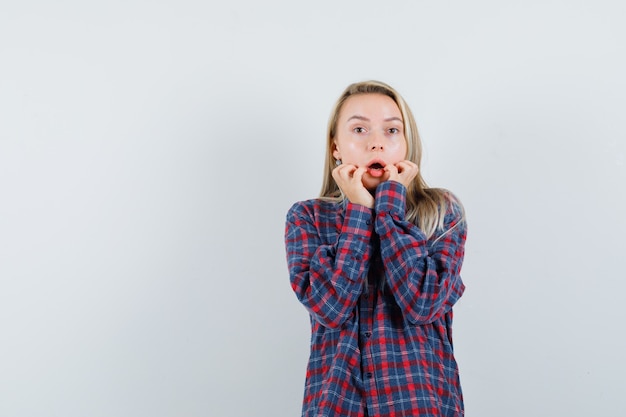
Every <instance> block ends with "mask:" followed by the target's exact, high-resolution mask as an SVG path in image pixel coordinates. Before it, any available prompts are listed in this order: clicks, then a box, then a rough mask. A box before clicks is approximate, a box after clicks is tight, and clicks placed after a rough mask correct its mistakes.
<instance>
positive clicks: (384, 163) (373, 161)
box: [365, 158, 387, 170]
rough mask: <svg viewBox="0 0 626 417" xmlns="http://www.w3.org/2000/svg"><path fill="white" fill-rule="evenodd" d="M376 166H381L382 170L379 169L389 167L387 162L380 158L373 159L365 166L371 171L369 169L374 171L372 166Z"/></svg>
mask: <svg viewBox="0 0 626 417" xmlns="http://www.w3.org/2000/svg"><path fill="white" fill-rule="evenodd" d="M374 164H380V165H381V166H382V168H379V169H384V168H385V167H386V166H387V163H386V162H385V161H383V160H382V159H379V158H376V159H372V160H371V161H369V162H368V163H367V165H365V166H366V167H367V169H368V170H369V169H372V165H374Z"/></svg>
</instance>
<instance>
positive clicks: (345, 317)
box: [309, 309, 354, 329]
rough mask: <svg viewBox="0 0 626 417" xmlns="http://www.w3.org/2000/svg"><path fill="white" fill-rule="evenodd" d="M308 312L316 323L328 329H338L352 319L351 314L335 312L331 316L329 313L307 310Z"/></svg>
mask: <svg viewBox="0 0 626 417" xmlns="http://www.w3.org/2000/svg"><path fill="white" fill-rule="evenodd" d="M309 312H310V314H311V316H312V317H313V319H314V320H315V321H316V322H318V323H319V324H321V325H322V326H324V327H326V328H328V329H339V328H340V327H341V326H343V325H344V324H345V323H346V322H348V321H349V320H350V319H351V318H352V317H354V313H353V312H347V313H344V312H337V313H334V314H332V313H329V312H321V311H314V310H313V309H311V310H309Z"/></svg>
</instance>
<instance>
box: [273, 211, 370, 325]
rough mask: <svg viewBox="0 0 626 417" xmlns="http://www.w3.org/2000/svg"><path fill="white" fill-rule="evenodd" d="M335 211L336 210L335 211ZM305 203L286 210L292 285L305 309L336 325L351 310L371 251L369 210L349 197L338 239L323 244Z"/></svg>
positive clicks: (287, 247) (286, 241) (318, 227)
mask: <svg viewBox="0 0 626 417" xmlns="http://www.w3.org/2000/svg"><path fill="white" fill-rule="evenodd" d="M333 217H334V216H333ZM319 221H320V220H319V219H318V220H317V222H316V217H315V216H313V213H311V210H310V209H308V208H307V207H306V206H305V205H304V204H302V203H298V204H295V205H294V206H293V207H292V208H291V209H290V210H289V212H288V214H287V222H286V227H285V246H286V250H287V265H288V268H289V278H290V280H291V287H292V288H293V291H294V292H295V293H296V297H297V298H298V300H299V301H300V302H301V303H302V304H303V305H304V306H305V307H306V309H307V310H308V311H309V313H310V314H311V315H312V316H313V317H314V318H315V320H317V321H318V322H320V323H321V324H323V325H324V326H327V327H339V326H340V325H341V324H343V323H344V322H345V321H346V320H348V319H349V318H350V317H351V316H352V314H353V311H354V307H355V305H356V303H357V300H358V298H359V295H360V294H361V291H362V288H363V282H364V280H365V279H366V276H367V270H368V267H369V260H370V257H371V248H370V238H371V235H372V231H373V214H372V210H371V209H368V208H367V207H364V206H361V205H357V204H352V203H347V207H346V211H345V218H344V222H343V226H342V228H341V232H340V234H339V236H338V239H337V241H336V242H335V243H333V244H325V243H324V242H322V240H321V239H320V229H321V228H323V227H330V228H334V225H324V224H319V223H318V222H319Z"/></svg>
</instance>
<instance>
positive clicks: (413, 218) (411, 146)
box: [320, 80, 464, 238]
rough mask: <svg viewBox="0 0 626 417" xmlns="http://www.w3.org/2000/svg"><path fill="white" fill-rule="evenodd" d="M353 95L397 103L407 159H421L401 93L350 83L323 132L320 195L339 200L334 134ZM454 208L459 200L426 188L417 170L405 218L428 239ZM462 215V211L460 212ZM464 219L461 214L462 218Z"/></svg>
mask: <svg viewBox="0 0 626 417" xmlns="http://www.w3.org/2000/svg"><path fill="white" fill-rule="evenodd" d="M356 94H383V95H386V96H388V97H391V99H392V100H393V101H394V102H395V103H396V104H397V105H398V108H399V109H400V113H401V114H402V120H403V124H404V137H405V138H406V142H407V143H406V144H407V155H406V159H407V160H409V161H412V162H413V163H415V164H417V166H418V167H420V165H421V159H422V142H421V140H420V137H419V133H418V132H417V124H416V123H415V118H414V117H413V113H411V109H410V108H409V106H408V105H407V103H406V102H405V101H404V99H403V98H402V96H401V95H400V94H399V93H398V92H397V91H396V90H394V89H393V88H391V87H390V86H389V85H387V84H385V83H383V82H380V81H374V80H371V81H363V82H358V83H354V84H351V85H349V86H348V87H347V88H346V89H345V90H344V92H343V93H342V94H341V96H339V99H338V100H337V102H336V103H335V106H334V107H333V109H332V112H331V114H330V118H329V120H328V129H327V134H326V161H325V163H324V179H323V183H322V190H321V192H320V198H325V199H333V200H341V199H343V195H342V193H341V190H340V189H339V187H338V186H337V183H336V182H335V180H334V179H333V176H332V171H333V169H334V168H335V166H336V165H335V159H334V157H333V150H334V148H335V142H334V141H335V134H336V131H337V121H338V119H339V113H340V112H341V108H342V107H343V104H344V103H345V101H346V100H347V99H348V97H350V96H353V95H356ZM453 202H454V203H456V204H453V207H456V208H457V209H460V210H462V206H461V204H460V202H458V200H456V198H455V197H454V196H453V195H452V194H451V193H450V192H448V191H446V190H443V189H439V188H429V187H428V185H427V184H426V182H425V181H424V179H423V178H422V174H421V170H420V171H418V174H417V176H416V177H415V180H414V181H413V182H412V183H411V185H410V186H409V187H408V189H407V203H406V204H407V210H406V219H407V220H408V221H410V222H412V223H414V224H416V225H417V226H418V227H419V228H420V229H421V230H422V231H423V232H424V233H425V234H426V236H427V237H428V238H430V237H431V236H433V235H434V234H435V233H436V232H437V231H438V230H443V227H444V217H445V214H446V210H448V209H449V208H450V205H451V204H452V203H453ZM461 215H462V216H463V213H461ZM462 218H464V217H462Z"/></svg>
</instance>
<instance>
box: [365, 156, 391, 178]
mask: <svg viewBox="0 0 626 417" xmlns="http://www.w3.org/2000/svg"><path fill="white" fill-rule="evenodd" d="M374 164H379V165H380V166H381V168H372V165H374ZM366 166H367V173H368V174H369V175H370V176H372V177H374V178H380V177H382V176H383V175H384V174H385V167H386V166H387V163H386V162H385V161H383V160H382V159H378V158H377V159H372V160H371V161H369V162H368V164H367V165H366Z"/></svg>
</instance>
